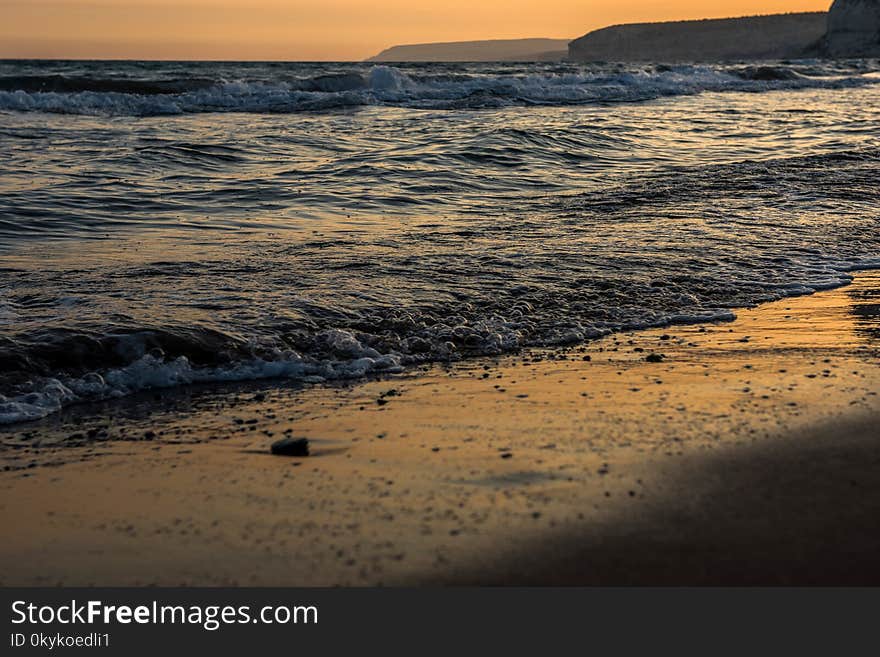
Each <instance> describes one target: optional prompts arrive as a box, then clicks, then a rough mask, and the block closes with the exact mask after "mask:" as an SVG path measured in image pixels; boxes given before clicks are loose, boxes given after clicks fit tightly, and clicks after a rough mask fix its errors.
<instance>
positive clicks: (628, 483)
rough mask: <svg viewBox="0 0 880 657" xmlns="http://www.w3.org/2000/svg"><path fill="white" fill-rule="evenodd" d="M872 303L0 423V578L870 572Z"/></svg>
mask: <svg viewBox="0 0 880 657" xmlns="http://www.w3.org/2000/svg"><path fill="white" fill-rule="evenodd" d="M878 299H880V273H878V272H876V271H868V272H858V273H857V274H856V277H855V280H854V282H853V284H851V285H850V286H847V287H844V288H838V289H836V290H830V291H825V292H819V293H817V294H814V295H811V296H805V297H796V298H788V299H783V300H781V301H776V302H772V303H768V304H765V305H762V306H760V307H758V308H755V309H750V310H744V311H740V312H739V313H738V319H737V320H736V321H734V322H732V323H725V324H707V325H692V326H674V327H668V328H665V329H652V330H647V331H639V332H636V333H623V334H617V335H613V336H609V337H607V338H603V339H601V340H597V341H594V342H591V343H589V344H586V345H583V346H578V347H573V348H564V349H544V350H534V351H528V352H524V353H522V354H518V355H513V356H505V357H501V358H496V359H481V360H474V361H466V362H462V363H456V364H454V365H452V366H450V367H445V366H442V365H437V366H431V367H426V368H422V369H421V370H417V371H414V372H409V373H407V374H404V375H400V376H396V377H392V378H388V379H383V380H377V381H370V382H366V383H359V384H356V385H350V386H343V385H339V386H319V387H315V388H307V389H298V388H296V387H293V386H281V387H278V386H274V387H273V386H272V385H271V384H270V385H265V384H259V385H249V386H238V387H229V388H228V389H227V390H220V391H218V390H205V389H197V388H194V389H193V390H189V391H175V392H161V391H159V392H154V393H144V394H141V395H137V396H135V397H133V398H131V399H128V400H121V401H119V402H116V403H105V404H100V405H92V406H89V407H79V408H72V409H68V410H67V411H65V412H64V413H62V414H61V415H60V416H58V417H53V418H48V419H46V420H43V421H40V422H36V423H30V424H28V425H22V426H20V427H13V428H11V429H9V430H5V431H3V432H0V436H2V438H3V447H2V449H0V460H2V465H3V467H4V468H6V470H4V471H3V472H0V487H2V489H3V491H4V494H3V499H2V502H0V519H2V520H3V521H4V523H5V525H6V526H8V527H14V528H15V531H14V532H12V535H11V536H9V537H8V538H7V540H6V541H4V544H3V546H2V547H0V584H2V585H6V586H10V585H52V584H59V583H60V584H65V585H93V584H95V585H144V584H155V585H181V584H188V585H260V586H263V585H289V586H308V585H316V586H327V585H369V584H386V585H394V584H441V585H442V584H562V585H565V584H651V583H675V584H746V583H749V584H776V583H794V584H802V583H829V584H835V583H836V584H842V583H859V584H870V583H875V584H876V583H880V566H878V565H877V564H875V561H880V560H878V559H876V557H875V555H876V554H877V553H878V547H880V529H878V528H876V527H874V525H876V522H871V521H872V519H875V518H876V517H878V511H880V440H878V438H877V436H876V435H874V430H873V428H874V427H876V426H878V420H880V400H878V396H877V392H878V390H880V358H878V354H880V335H878V332H880V313H878V310H877V305H878ZM652 354H656V355H657V356H656V357H655V358H653V359H652V360H659V361H660V362H648V361H647V360H646V359H647V357H648V356H650V355H652ZM661 355H662V359H661V358H659V357H660V356H661ZM31 432H34V433H31ZM92 432H94V435H91V434H92ZM285 435H292V436H296V437H306V438H308V439H309V441H310V443H311V447H312V455H311V456H309V457H308V458H302V459H297V458H283V457H274V456H271V455H269V453H268V448H269V445H270V444H271V443H272V442H273V441H274V440H277V439H279V438H281V437H284V436H285ZM74 436H78V437H79V438H78V439H73V437H74ZM35 438H36V441H35ZM113 438H117V439H118V438H127V439H124V440H114V439H113ZM35 442H39V443H40V444H41V445H40V446H38V447H34V444H35ZM853 482H855V484H853ZM762 555H763V556H762ZM757 557H761V558H757Z"/></svg>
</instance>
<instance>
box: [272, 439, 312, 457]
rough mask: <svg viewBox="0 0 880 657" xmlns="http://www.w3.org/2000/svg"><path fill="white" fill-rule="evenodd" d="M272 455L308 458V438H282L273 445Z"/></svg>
mask: <svg viewBox="0 0 880 657" xmlns="http://www.w3.org/2000/svg"><path fill="white" fill-rule="evenodd" d="M271 449H272V453H273V454H275V455H276V456H308V455H309V440H308V438H282V439H281V440H279V441H276V442H274V443H272V448H271Z"/></svg>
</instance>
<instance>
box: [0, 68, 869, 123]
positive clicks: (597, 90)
mask: <svg viewBox="0 0 880 657" xmlns="http://www.w3.org/2000/svg"><path fill="white" fill-rule="evenodd" d="M766 78H769V79H765V77H762V76H757V75H754V74H752V73H750V72H749V71H748V70H746V69H744V70H739V69H733V68H729V67H727V68H725V67H718V66H677V67H668V68H665V69H662V70H654V69H644V70H632V71H617V70H608V71H600V72H595V71H593V72H590V71H571V72H561V73H540V74H529V75H460V76H451V75H437V74H433V75H432V74H421V75H420V74H417V73H414V72H406V71H402V70H399V69H396V68H393V67H389V66H376V67H373V68H372V69H371V70H369V72H367V73H365V74H359V73H349V74H343V75H335V76H320V77H317V78H310V79H302V80H278V81H265V80H260V81H247V80H241V81H225V82H224V81H217V82H216V83H215V84H213V85H211V86H208V87H205V86H204V81H202V80H199V81H198V82H199V84H198V86H197V88H194V89H192V90H190V91H184V92H180V93H151V94H144V93H138V91H140V90H141V88H142V87H143V83H138V85H137V86H136V87H133V90H132V91H133V92H132V93H125V92H123V91H118V90H114V91H95V90H94V87H95V86H96V85H95V84H94V83H93V84H90V85H88V90H83V91H75V90H65V91H63V92H61V91H34V90H32V89H13V88H10V89H6V90H0V109H2V110H8V111H9V110H11V111H20V112H22V111H40V112H55V113H64V114H94V115H113V116H159V115H175V114H189V113H200V112H254V113H289V112H298V111H314V110H322V109H334V108H344V107H351V106H365V105H392V106H403V107H413V108H430V109H445V108H463V107H473V108H481V107H503V106H507V105H534V104H540V105H570V104H589V103H608V102H612V103H613V102H632V101H640V100H650V99H654V98H659V97H663V96H677V95H693V94H698V93H701V92H705V91H716V92H736V91H743V92H760V91H769V90H776V89H805V88H842V87H852V86H860V85H866V84H875V83H877V82H880V80H878V79H877V78H876V77H875V76H870V75H862V74H857V75H852V74H851V75H823V76H806V75H801V74H797V73H790V74H786V75H782V74H780V75H777V76H773V75H769V76H766ZM6 86H7V87H10V86H12V87H14V84H11V85H6ZM68 87H70V89H75V86H73V85H68ZM50 88H51V87H50ZM108 88H111V89H118V88H120V85H119V84H114V85H112V86H108Z"/></svg>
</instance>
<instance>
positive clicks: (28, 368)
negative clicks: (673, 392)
mask: <svg viewBox="0 0 880 657" xmlns="http://www.w3.org/2000/svg"><path fill="white" fill-rule="evenodd" d="M864 269H880V259H864V260H858V261H850V262H840V263H837V264H836V265H833V266H827V267H825V268H823V269H822V270H821V272H820V274H819V276H818V277H815V276H814V277H813V278H812V280H809V281H803V282H786V283H783V284H781V285H778V286H776V287H775V288H772V289H771V288H768V287H767V286H766V285H765V284H760V283H758V284H755V283H753V282H749V283H747V284H746V287H748V286H749V285H753V286H755V285H756V286H757V287H759V288H761V289H762V290H763V291H762V292H761V294H760V296H759V297H757V300H758V301H761V302H766V301H771V300H777V299H781V298H784V297H791V296H799V295H804V294H812V293H814V292H817V291H820V290H827V289H833V288H836V287H840V286H843V285H846V284H847V283H849V282H850V281H851V280H852V276H851V274H850V272H852V271H856V270H864ZM665 286H666V283H662V282H657V281H653V282H651V284H650V288H651V293H652V294H655V295H657V296H661V295H662V293H663V291H662V289H661V288H663V287H665ZM670 288H671V294H672V295H673V296H674V297H676V300H677V301H678V302H679V303H682V302H683V303H684V304H685V305H690V304H691V303H692V302H695V301H696V297H694V296H693V295H688V294H682V293H680V292H678V291H676V290H675V289H674V288H675V286H674V285H671V286H670ZM740 303H743V304H747V303H748V301H746V300H741V301H740ZM696 305H697V306H698V305H699V304H696ZM536 310H538V309H536V308H534V307H533V306H532V305H531V304H530V303H528V302H526V301H522V302H520V303H517V304H514V306H513V307H510V308H508V310H507V312H506V313H505V316H499V315H497V314H496V315H493V316H492V317H489V318H486V319H483V320H479V321H470V320H469V319H467V318H463V317H461V316H455V315H453V316H450V317H448V318H447V321H446V322H445V323H443V322H438V323H433V324H431V325H428V322H437V318H436V317H430V316H427V317H418V316H415V315H412V314H409V313H403V315H402V316H400V317H396V318H383V319H382V320H380V321H379V323H378V324H377V325H375V326H372V327H370V331H366V330H361V331H359V330H356V329H351V328H350V329H342V328H331V329H325V330H322V331H318V332H317V333H314V334H310V335H306V334H304V333H301V334H300V335H299V336H297V337H295V338H293V340H289V339H288V340H286V341H277V342H276V343H275V344H274V345H266V344H259V341H258V340H253V341H250V342H248V341H242V340H241V339H238V338H235V337H233V336H224V335H222V334H218V333H216V332H211V331H194V330H187V331H183V332H181V333H178V334H176V335H173V334H169V333H165V332H162V331H155V330H143V331H137V332H131V333H129V334H126V335H108V336H103V337H102V338H100V339H96V338H95V337H94V336H91V335H83V334H79V335H69V336H66V337H67V339H66V340H64V341H62V343H60V344H48V345H47V344H46V343H42V344H40V345H38V346H37V348H35V349H33V350H32V351H31V353H30V354H28V353H27V350H26V349H24V350H23V349H21V348H20V345H17V344H12V345H11V346H10V345H6V347H7V348H6V349H5V350H0V362H2V363H3V364H4V365H5V366H10V369H11V370H13V376H14V375H15V370H18V372H17V373H18V374H20V375H24V378H26V379H27V381H26V382H23V383H21V384H19V385H10V383H11V382H10V380H9V379H8V378H7V380H6V381H4V382H3V383H5V384H6V386H5V387H7V388H11V389H14V390H17V392H14V393H12V392H11V393H9V394H7V395H3V394H0V425H6V424H16V423H20V422H29V421H33V420H38V419H42V418H44V417H47V416H49V415H51V414H54V413H57V412H59V411H61V410H62V409H63V408H65V407H67V406H70V405H73V404H79V403H84V402H98V401H106V400H110V399H118V398H121V397H125V396H128V395H131V394H135V393H138V392H141V391H145V390H154V389H164V388H174V387H178V386H185V385H192V384H206V383H229V382H251V381H260V380H267V379H284V380H291V381H296V382H301V383H310V384H314V383H323V382H329V381H338V380H357V379H363V378H364V377H368V376H371V375H377V374H395V373H400V372H403V371H405V369H406V368H407V367H408V366H412V365H417V364H423V363H428V362H438V361H439V362H450V361H455V360H459V359H461V358H463V357H475V356H498V355H503V354H505V353H512V352H515V351H517V350H519V349H522V348H526V347H550V346H560V345H573V344H578V343H582V342H584V341H586V340H590V339H595V338H599V337H602V336H605V335H609V334H611V333H615V332H619V331H624V330H627V331H629V330H641V329H648V328H655V327H661V326H670V325H684V324H702V323H711V322H725V321H732V320H734V319H735V318H736V315H735V313H734V312H733V311H732V310H731V309H730V308H725V307H720V308H714V309H713V308H709V309H706V308H694V307H692V308H691V309H688V310H683V309H682V310H670V311H648V310H647V309H646V308H642V309H641V314H640V315H639V316H638V317H637V318H634V317H630V318H628V319H625V320H624V319H619V320H617V321H605V322H591V323H581V322H578V321H577V319H576V318H569V319H568V320H566V321H562V322H560V323H559V324H558V325H556V326H555V327H554V328H552V329H551V330H549V331H546V330H545V331H544V332H542V333H539V334H535V333H534V331H535V328H536V327H535V320H534V319H533V318H532V317H531V315H532V314H534V313H535V311H536ZM610 310H611V309H607V310H605V311H604V313H605V314H609V311H610ZM392 324H397V326H396V327H395V328H396V330H398V331H399V333H400V334H401V335H402V336H403V337H402V339H399V340H395V344H394V347H395V349H392V350H389V351H387V352H386V353H382V352H381V351H380V350H379V349H377V348H376V347H381V346H382V344H383V343H386V344H387V340H385V339H383V336H384V335H385V334H386V333H387V332H388V329H389V326H390V325H392ZM400 325H405V327H404V328H402V329H401V328H400ZM288 337H289V336H288ZM291 342H293V343H294V344H295V345H296V346H297V347H302V349H295V348H292V345H291ZM160 344H162V345H164V346H165V347H167V348H169V350H173V353H169V354H166V352H165V350H163V349H162V348H161V347H159V346H157V345H160ZM371 344H374V345H375V346H370V345H371ZM13 361H15V362H13ZM40 361H42V362H40ZM208 361H211V362H208ZM37 363H39V364H38V365H37ZM123 363H124V364H123ZM56 368H60V369H61V370H62V371H65V370H66V371H68V372H75V371H79V373H78V374H60V373H58V372H56V371H54V370H55V369H56ZM90 368H93V369H90ZM35 369H36V370H40V371H42V372H43V373H44V374H42V375H41V374H36V375H35Z"/></svg>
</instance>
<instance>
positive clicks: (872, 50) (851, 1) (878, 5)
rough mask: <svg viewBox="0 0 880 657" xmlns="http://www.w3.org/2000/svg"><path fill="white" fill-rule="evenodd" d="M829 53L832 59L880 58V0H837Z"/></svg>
mask: <svg viewBox="0 0 880 657" xmlns="http://www.w3.org/2000/svg"><path fill="white" fill-rule="evenodd" d="M825 52H826V54H827V55H829V56H831V57H880V0H835V2H834V4H833V5H831V11H830V12H829V13H828V35H827V36H826V37H825Z"/></svg>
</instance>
